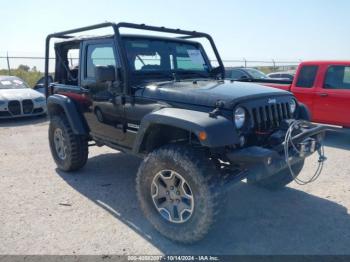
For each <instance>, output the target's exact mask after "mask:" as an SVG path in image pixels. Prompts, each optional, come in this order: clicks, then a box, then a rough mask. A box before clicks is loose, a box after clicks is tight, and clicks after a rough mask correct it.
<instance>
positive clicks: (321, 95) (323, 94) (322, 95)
mask: <svg viewBox="0 0 350 262" xmlns="http://www.w3.org/2000/svg"><path fill="white" fill-rule="evenodd" d="M318 96H320V97H327V96H328V94H326V93H318Z"/></svg>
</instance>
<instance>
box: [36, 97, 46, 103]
mask: <svg viewBox="0 0 350 262" xmlns="http://www.w3.org/2000/svg"><path fill="white" fill-rule="evenodd" d="M45 100H46V99H45V97H43V96H40V97H37V98H35V99H34V101H35V102H36V103H42V102H44V101H45Z"/></svg>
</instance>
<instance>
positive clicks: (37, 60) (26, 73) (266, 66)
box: [0, 54, 301, 86]
mask: <svg viewBox="0 0 350 262" xmlns="http://www.w3.org/2000/svg"><path fill="white" fill-rule="evenodd" d="M68 60H69V63H70V64H72V65H73V64H77V62H78V59H77V58H72V57H69V58H68ZM211 62H212V64H213V65H214V66H215V65H217V62H216V61H215V60H212V61H211ZM223 62H224V65H225V67H226V68H234V67H252V68H256V69H259V70H261V71H263V72H264V73H271V72H277V71H289V70H295V69H296V68H297V66H298V64H299V63H300V62H301V60H299V61H297V60H295V61H282V60H277V59H276V60H275V59H271V60H250V59H245V58H242V59H224V60H223ZM54 63H55V58H54V57H51V58H50V60H49V68H50V70H53V69H54ZM43 71H44V57H41V56H13V55H10V54H7V55H2V56H0V75H15V76H18V77H20V78H22V79H24V80H25V81H26V82H27V83H28V84H29V85H30V86H34V85H35V83H36V81H37V80H38V79H39V78H41V77H42V76H43Z"/></svg>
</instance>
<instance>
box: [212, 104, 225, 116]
mask: <svg viewBox="0 0 350 262" xmlns="http://www.w3.org/2000/svg"><path fill="white" fill-rule="evenodd" d="M224 106H225V103H224V101H221V100H218V101H216V103H215V109H214V110H213V111H211V112H209V116H210V117H212V118H216V117H217V116H218V115H221V110H220V108H223V107H224Z"/></svg>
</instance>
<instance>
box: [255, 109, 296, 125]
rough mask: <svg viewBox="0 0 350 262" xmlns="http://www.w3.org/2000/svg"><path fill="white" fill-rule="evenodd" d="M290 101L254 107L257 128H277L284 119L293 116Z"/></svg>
mask: <svg viewBox="0 0 350 262" xmlns="http://www.w3.org/2000/svg"><path fill="white" fill-rule="evenodd" d="M291 116H292V115H291V112H290V109H289V103H279V104H272V105H266V106H259V107H256V108H253V109H252V121H253V124H254V129H256V130H259V131H260V130H271V129H273V128H277V127H278V126H279V125H280V124H281V122H282V121H283V120H284V119H290V118H291Z"/></svg>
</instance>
